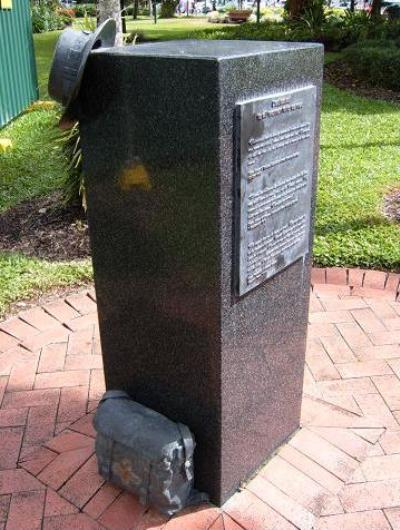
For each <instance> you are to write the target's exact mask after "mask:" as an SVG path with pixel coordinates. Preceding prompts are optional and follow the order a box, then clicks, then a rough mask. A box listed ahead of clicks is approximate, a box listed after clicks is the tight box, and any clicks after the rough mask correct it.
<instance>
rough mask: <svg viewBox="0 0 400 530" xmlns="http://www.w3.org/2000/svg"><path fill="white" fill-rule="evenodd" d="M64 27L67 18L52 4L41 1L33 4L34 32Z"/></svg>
mask: <svg viewBox="0 0 400 530" xmlns="http://www.w3.org/2000/svg"><path fill="white" fill-rule="evenodd" d="M64 27H65V19H64V18H63V17H62V16H61V15H60V14H59V13H58V11H57V9H55V8H54V6H53V5H52V4H50V3H40V4H34V5H33V6H32V31H33V33H43V32H45V31H53V30H56V29H63V28H64Z"/></svg>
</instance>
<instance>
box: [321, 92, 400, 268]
mask: <svg viewBox="0 0 400 530" xmlns="http://www.w3.org/2000/svg"><path fill="white" fill-rule="evenodd" d="M321 125H322V131H321V155H320V160H321V163H320V178H319V187H318V202H317V214H316V239H315V245H314V260H315V263H316V264H318V265H339V266H359V267H374V268H378V269H379V268H387V269H396V270H399V269H400V230H399V226H398V224H394V223H391V222H389V221H388V220H387V219H386V218H385V217H384V215H383V214H382V203H383V197H384V195H385V193H386V192H387V190H388V189H389V187H390V186H393V185H394V186H400V108H399V106H398V105H393V104H390V103H385V102H381V101H371V100H368V99H365V98H360V97H356V96H353V95H351V94H349V93H347V92H344V91H342V90H338V89H335V88H333V87H331V86H329V85H325V89H324V102H323V112H322V124H321Z"/></svg>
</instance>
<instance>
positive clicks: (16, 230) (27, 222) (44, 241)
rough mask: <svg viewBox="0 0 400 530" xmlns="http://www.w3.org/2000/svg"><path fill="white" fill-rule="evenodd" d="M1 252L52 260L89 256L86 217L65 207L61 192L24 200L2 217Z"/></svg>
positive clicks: (74, 207) (74, 209)
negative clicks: (19, 253)
mask: <svg viewBox="0 0 400 530" xmlns="http://www.w3.org/2000/svg"><path fill="white" fill-rule="evenodd" d="M0 250H2V251H10V252H21V253H22V254H25V255H26V256H33V257H37V258H41V259H46V260H49V261H72V260H75V259H82V258H86V257H88V256H90V247H89V234H88V226H87V221H86V218H85V214H84V212H83V211H82V209H81V208H80V207H79V206H68V207H67V206H63V205H62V201H61V196H60V194H59V193H53V194H52V195H50V196H49V197H38V198H35V199H30V200H28V201H25V202H23V203H21V204H19V205H18V206H16V207H14V208H10V209H9V210H7V211H6V212H4V213H2V214H0Z"/></svg>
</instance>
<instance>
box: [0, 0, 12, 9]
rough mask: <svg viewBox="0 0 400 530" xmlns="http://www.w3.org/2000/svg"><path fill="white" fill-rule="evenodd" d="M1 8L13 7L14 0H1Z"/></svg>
mask: <svg viewBox="0 0 400 530" xmlns="http://www.w3.org/2000/svg"><path fill="white" fill-rule="evenodd" d="M0 6H1V9H12V0H0Z"/></svg>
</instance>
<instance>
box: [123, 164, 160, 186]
mask: <svg viewBox="0 0 400 530" xmlns="http://www.w3.org/2000/svg"><path fill="white" fill-rule="evenodd" d="M118 183H119V187H120V188H121V190H123V191H129V190H132V189H134V188H141V189H142V190H145V191H149V190H151V187H152V186H151V182H150V177H149V174H148V172H147V170H146V168H145V167H144V165H143V164H140V163H134V164H133V165H132V166H131V167H127V168H125V169H124V170H123V171H122V173H121V175H120V177H119V180H118Z"/></svg>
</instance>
